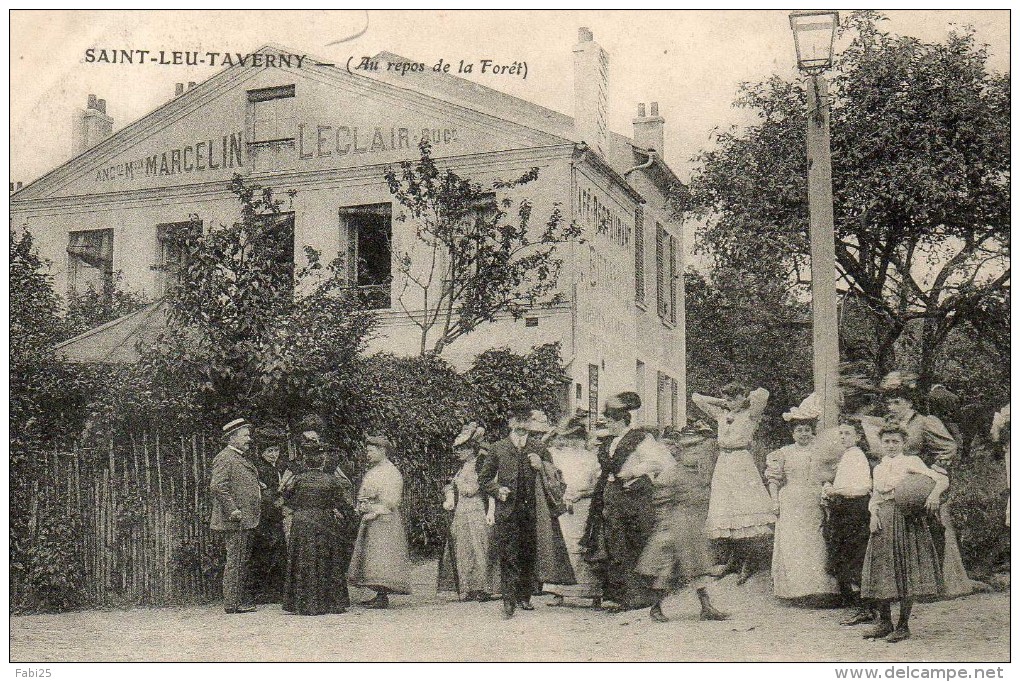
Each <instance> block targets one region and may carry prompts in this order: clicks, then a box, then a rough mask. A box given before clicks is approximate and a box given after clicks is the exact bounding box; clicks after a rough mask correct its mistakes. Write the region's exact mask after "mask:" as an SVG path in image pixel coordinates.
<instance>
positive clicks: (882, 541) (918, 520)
mask: <svg viewBox="0 0 1020 682" xmlns="http://www.w3.org/2000/svg"><path fill="white" fill-rule="evenodd" d="M878 437H879V440H880V442H881V445H882V455H883V457H882V461H881V462H879V464H878V466H876V467H875V470H874V472H873V476H874V490H873V492H872V494H871V501H870V502H869V504H868V508H869V511H870V512H871V524H870V525H871V538H870V540H869V541H868V550H867V553H866V554H865V557H864V573H863V575H862V577H861V597H863V598H865V599H871V600H874V601H875V602H877V603H878V605H879V613H880V617H881V619H880V622H879V624H878V626H877V627H876V628H875V629H874V630H871V631H869V632H868V633H866V634H865V635H864V636H865V638H867V639H885V640H886V641H887V642H899V641H902V640H904V639H906V638H908V637H910V612H911V609H912V607H913V603H914V599H916V598H918V597H935V596H938V595H939V594H941V593H942V589H943V586H942V571H941V566H940V562H939V561H938V559H937V555H936V552H935V543H934V541H933V540H932V536H931V531H930V530H929V528H928V521H927V519H926V518H925V517H926V514H925V512H930V513H935V512H937V511H938V508H939V505H940V502H941V497H942V493H944V492H945V491H946V490H947V489H948V488H949V478H948V477H946V476H945V475H944V474H941V473H939V472H938V471H935V470H934V469H931V468H929V467H927V466H926V465H925V463H924V462H923V461H922V460H921V458H920V457H918V456H917V455H908V454H906V453H905V452H904V449H903V446H904V444H905V443H906V439H907V433H906V431H904V430H903V429H902V428H900V427H899V426H896V425H887V426H884V427H882V428H881V429H880V430H879V432H878ZM912 474H920V475H921V476H924V477H927V478H930V479H931V480H932V481H933V482H934V486H933V487H932V488H931V492H930V493H928V494H927V497H926V498H924V499H923V506H921V507H920V508H913V507H908V506H907V502H906V500H905V498H906V497H907V495H903V494H901V492H900V490H902V489H903V488H901V486H904V487H906V486H905V484H906V483H908V481H907V478H908V477H909V476H910V475H912ZM898 488H900V490H898ZM894 601H899V603H900V619H899V623H897V625H896V628H895V629H894V628H893V624H892V603H893V602H894Z"/></svg>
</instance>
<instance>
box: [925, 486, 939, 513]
mask: <svg viewBox="0 0 1020 682" xmlns="http://www.w3.org/2000/svg"><path fill="white" fill-rule="evenodd" d="M941 505H942V494H941V493H938V492H935V491H934V490H933V491H932V493H931V495H929V496H928V499H927V500H925V501H924V508H925V509H927V510H928V511H930V512H931V513H933V514H934V513H936V512H937V511H938V510H939V507H940V506H941Z"/></svg>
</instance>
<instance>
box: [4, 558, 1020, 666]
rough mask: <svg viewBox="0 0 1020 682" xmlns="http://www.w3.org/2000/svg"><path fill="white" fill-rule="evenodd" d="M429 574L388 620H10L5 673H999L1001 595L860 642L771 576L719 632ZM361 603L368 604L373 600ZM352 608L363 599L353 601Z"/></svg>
mask: <svg viewBox="0 0 1020 682" xmlns="http://www.w3.org/2000/svg"><path fill="white" fill-rule="evenodd" d="M434 575H435V566H434V564H433V565H432V566H424V567H421V568H420V569H419V574H418V575H417V578H418V580H417V581H416V582H417V583H418V584H419V585H420V590H419V591H418V592H417V593H416V594H415V595H412V596H411V597H403V598H394V599H393V602H392V603H393V607H392V608H391V609H390V610H388V611H371V610H366V609H363V608H357V607H356V608H354V609H353V610H352V611H351V612H349V613H346V614H343V615H331V616H318V617H301V616H293V615H290V614H287V613H284V612H283V611H282V610H281V609H280V607H279V606H267V607H262V608H261V609H260V610H259V612H258V613H254V614H247V615H239V616H227V615H225V614H224V613H223V611H222V609H220V608H219V607H218V606H196V607H179V608H161V609H133V610H126V611H85V612H78V613H68V614H60V615H40V616H24V617H15V618H12V619H11V654H10V655H11V661H12V662H35V661H40V662H41V661H465V660H472V661H536V660H539V661H869V660H878V661H888V660H896V661H954V662H955V661H1008V660H1009V594H1008V593H991V594H978V595H973V596H970V597H966V598H963V599H958V600H955V601H950V602H941V603H937V604H921V605H918V606H917V607H916V608H915V612H914V618H913V619H912V622H911V625H912V626H913V627H912V628H911V629H912V630H913V632H914V636H913V638H912V639H910V640H907V641H905V642H901V643H899V644H887V643H885V642H878V643H875V642H869V641H865V640H864V639H862V638H861V632H862V631H863V630H862V628H860V627H857V628H846V627H841V626H840V625H839V624H838V621H839V619H840V618H841V617H842V615H843V612H842V611H840V610H826V609H807V608H798V607H792V606H788V605H785V604H782V603H780V602H778V601H777V600H775V599H773V598H772V596H771V594H770V591H769V578H768V574H767V573H763V574H759V575H757V576H755V577H754V578H753V579H752V580H751V581H750V582H749V583H748V584H747V585H745V586H743V587H737V586H736V585H735V584H734V577H733V576H730V577H728V578H727V579H726V580H724V581H723V582H722V583H719V584H718V585H716V586H715V587H714V588H712V590H711V591H712V593H713V597H714V600H715V601H716V602H717V605H718V607H719V608H721V609H723V610H725V611H728V612H729V613H730V614H732V616H733V617H732V619H731V620H729V621H725V622H715V623H702V622H699V621H698V620H697V619H696V616H697V603H696V600H695V599H694V597H693V595H692V594H690V593H689V592H686V593H682V594H681V595H679V596H677V597H674V598H672V599H671V600H670V601H669V602H667V605H666V613H667V614H668V615H669V616H670V617H671V618H674V620H673V622H671V623H666V624H659V623H654V622H652V621H650V620H649V618H648V614H647V611H637V612H631V613H625V614H616V615H609V614H605V613H598V612H593V611H591V610H589V609H585V608H551V607H547V606H544V601H545V600H546V598H545V597H542V598H536V599H535V603H536V609H535V610H534V611H532V612H518V615H517V616H515V617H514V619H513V620H511V621H503V620H501V619H500V617H499V604H498V603H497V602H491V603H487V604H477V603H470V604H467V603H458V602H452V601H448V597H446V596H441V597H439V598H438V599H437V597H436V596H435V590H434V588H431V586H432V585H434V584H435V583H434V581H433V576H434ZM369 594H370V593H365V595H369ZM352 596H353V597H355V598H356V597H359V596H362V595H359V594H355V595H352Z"/></svg>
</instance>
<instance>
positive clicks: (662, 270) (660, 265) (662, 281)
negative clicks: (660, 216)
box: [655, 223, 669, 318]
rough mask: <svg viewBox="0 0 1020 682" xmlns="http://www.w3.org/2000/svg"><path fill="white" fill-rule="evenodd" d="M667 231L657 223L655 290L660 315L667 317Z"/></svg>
mask: <svg viewBox="0 0 1020 682" xmlns="http://www.w3.org/2000/svg"><path fill="white" fill-rule="evenodd" d="M667 248H668V245H667V244H666V231H665V230H664V229H662V225H660V224H659V223H655V292H656V310H657V311H658V313H659V317H662V318H665V317H666V313H667V306H668V305H669V302H668V300H667V298H666V257H667V254H666V249H667Z"/></svg>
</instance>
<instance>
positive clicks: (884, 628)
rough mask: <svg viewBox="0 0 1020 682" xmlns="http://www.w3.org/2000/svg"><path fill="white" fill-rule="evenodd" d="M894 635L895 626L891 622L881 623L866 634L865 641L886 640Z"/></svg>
mask: <svg viewBox="0 0 1020 682" xmlns="http://www.w3.org/2000/svg"><path fill="white" fill-rule="evenodd" d="M892 633H893V624H892V621H891V620H882V621H879V623H878V625H876V626H875V627H874V628H872V629H871V630H868V631H867V632H865V633H864V639H884V638H885V637H888V636H889V635H891V634H892Z"/></svg>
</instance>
